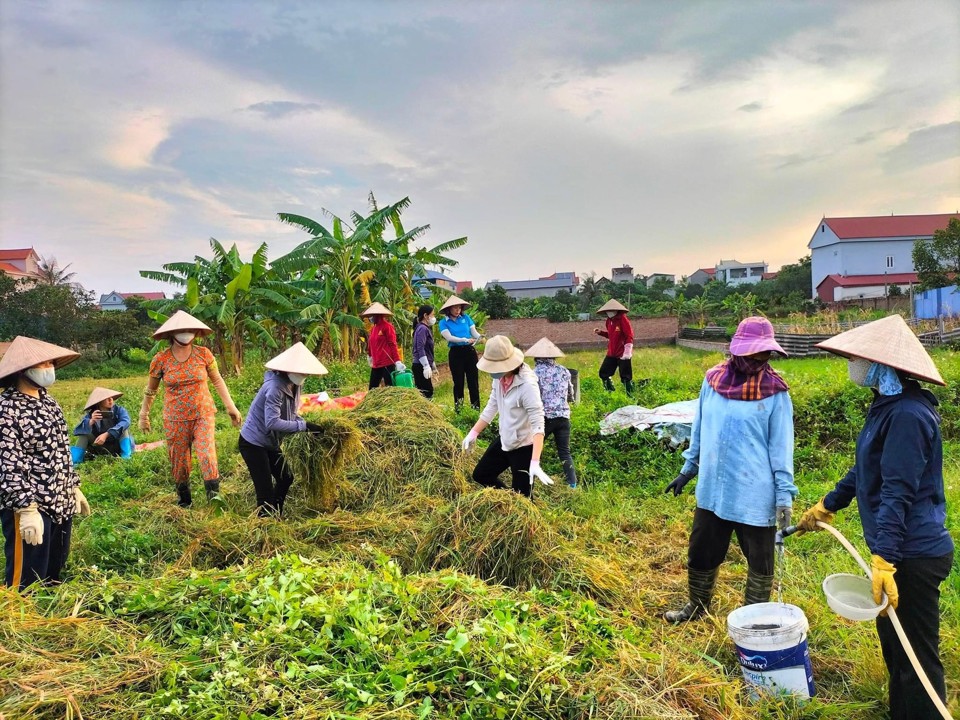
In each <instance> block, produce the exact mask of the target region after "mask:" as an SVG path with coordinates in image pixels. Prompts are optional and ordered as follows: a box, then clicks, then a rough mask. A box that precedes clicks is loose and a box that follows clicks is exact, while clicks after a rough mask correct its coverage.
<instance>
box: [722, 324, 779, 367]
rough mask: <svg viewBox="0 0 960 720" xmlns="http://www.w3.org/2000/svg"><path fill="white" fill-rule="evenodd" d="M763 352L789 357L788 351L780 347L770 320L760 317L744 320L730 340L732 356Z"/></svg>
mask: <svg viewBox="0 0 960 720" xmlns="http://www.w3.org/2000/svg"><path fill="white" fill-rule="evenodd" d="M762 352H778V353H780V354H781V355H783V356H784V357H786V356H787V351H786V350H784V349H783V348H782V347H780V343H778V342H777V340H776V338H775V337H774V332H773V325H772V324H771V323H770V321H769V320H767V319H766V318H765V317H759V316H755V317H748V318H744V319H743V320H741V321H740V324H739V325H738V326H737V331H736V332H735V333H734V334H733V337H732V338H731V339H730V354H731V355H737V356H740V357H742V356H744V355H755V354H756V353H762Z"/></svg>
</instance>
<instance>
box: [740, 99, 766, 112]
mask: <svg viewBox="0 0 960 720" xmlns="http://www.w3.org/2000/svg"><path fill="white" fill-rule="evenodd" d="M737 110H739V111H741V112H757V111H758V110H763V103H762V102H760V101H759V100H754V101H753V102H751V103H747V104H746V105H741V106H740V107H738V108H737Z"/></svg>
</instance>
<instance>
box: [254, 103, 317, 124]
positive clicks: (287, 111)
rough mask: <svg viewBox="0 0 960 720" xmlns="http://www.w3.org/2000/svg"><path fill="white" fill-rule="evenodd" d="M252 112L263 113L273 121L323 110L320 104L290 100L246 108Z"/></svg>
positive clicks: (258, 104) (257, 104)
mask: <svg viewBox="0 0 960 720" xmlns="http://www.w3.org/2000/svg"><path fill="white" fill-rule="evenodd" d="M246 109H247V110H249V111H251V112H258V113H261V114H262V115H263V116H264V117H268V118H271V119H274V120H276V119H279V118H285V117H288V116H290V115H296V114H298V113H310V112H317V111H319V110H322V109H323V106H322V105H320V104H319V103H298V102H291V101H289V100H272V101H270V102H259V103H255V104H253V105H251V106H250V107H248V108H246Z"/></svg>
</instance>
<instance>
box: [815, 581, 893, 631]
mask: <svg viewBox="0 0 960 720" xmlns="http://www.w3.org/2000/svg"><path fill="white" fill-rule="evenodd" d="M823 594H824V595H826V596H827V605H829V606H830V609H831V610H833V611H834V612H835V613H836V614H837V615H839V616H840V617H844V618H846V619H847V620H856V621H862V620H873V619H874V618H875V617H877V615H879V614H880V611H881V610H883V609H884V608H885V607H886V606H887V596H886V595H884V596H883V602H882V603H880V604H879V605H877V604H876V603H875V602H874V601H873V583H871V582H870V580H869V579H868V578H865V577H864V576H863V575H850V574H849V573H836V574H834V575H828V576H827V577H826V578H825V579H824V581H823Z"/></svg>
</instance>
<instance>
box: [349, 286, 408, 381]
mask: <svg viewBox="0 0 960 720" xmlns="http://www.w3.org/2000/svg"><path fill="white" fill-rule="evenodd" d="M391 315H393V313H392V312H390V311H389V310H388V309H387V308H386V307H384V306H383V305H381V304H380V303H378V302H375V303H373V304H372V305H371V306H370V307H368V308H367V309H366V310H364V311H363V312H362V313H360V317H365V318H368V319H369V320H370V334H369V335H368V336H367V363H368V364H369V365H370V384H369V389H370V390H373V388H375V387H380V383H381V382H382V383H383V384H384V385H393V373H394V371H396V372H403V371H404V370H406V369H407V366H406V365H404V364H403V363H402V362H401V361H400V348H398V347H397V331H396V329H395V328H394V327H393V324H392V323H391V322H390V321H389V320H387V318H388V317H389V316H391Z"/></svg>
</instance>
